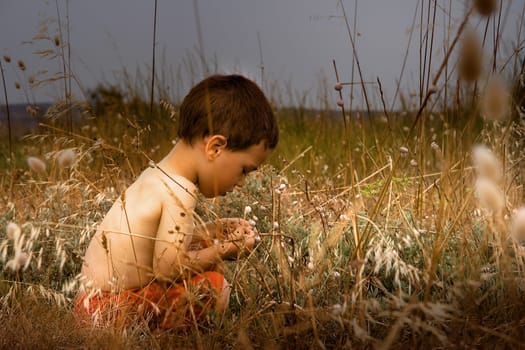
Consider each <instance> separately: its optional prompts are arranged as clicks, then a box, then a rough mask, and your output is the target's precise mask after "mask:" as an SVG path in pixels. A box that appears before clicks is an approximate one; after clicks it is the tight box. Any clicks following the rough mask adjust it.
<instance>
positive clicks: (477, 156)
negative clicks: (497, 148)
mask: <svg viewBox="0 0 525 350" xmlns="http://www.w3.org/2000/svg"><path fill="white" fill-rule="evenodd" d="M472 160H473V162H474V167H475V168H476V173H477V175H478V176H479V177H483V178H486V179H489V180H491V181H494V182H496V183H498V182H499V181H500V180H501V178H502V176H503V171H502V169H501V163H500V161H499V159H498V158H497V157H496V155H495V154H494V152H492V151H491V150H490V149H489V148H488V147H486V146H484V145H476V146H474V148H473V149H472Z"/></svg>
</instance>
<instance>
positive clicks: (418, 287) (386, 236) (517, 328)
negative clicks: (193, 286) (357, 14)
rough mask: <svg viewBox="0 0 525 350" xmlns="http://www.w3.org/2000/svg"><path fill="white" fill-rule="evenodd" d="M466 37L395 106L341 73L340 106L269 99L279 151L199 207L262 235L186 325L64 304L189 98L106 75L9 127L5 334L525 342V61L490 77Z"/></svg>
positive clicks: (419, 344)
mask: <svg viewBox="0 0 525 350" xmlns="http://www.w3.org/2000/svg"><path fill="white" fill-rule="evenodd" d="M434 11H435V9H434ZM466 16H467V17H468V13H467V15H466ZM456 37H457V38H458V40H457V42H454V40H453V39H454V38H456ZM456 37H452V38H451V40H450V41H449V42H450V43H451V44H450V47H449V50H450V51H452V50H453V49H454V45H455V44H457V45H458V47H459V48H458V50H460V53H461V55H460V56H459V60H458V62H457V65H456V61H454V62H453V61H452V60H451V59H450V57H449V56H448V55H445V57H444V58H443V62H442V63H441V62H438V63H435V71H433V72H432V74H431V73H430V68H429V70H428V75H425V73H423V75H422V82H421V85H420V91H419V93H418V94H416V95H415V97H413V100H414V101H408V100H407V99H408V98H404V100H403V101H404V103H403V106H404V108H402V109H401V110H398V111H391V110H389V109H388V108H386V106H384V105H383V104H382V102H381V101H377V103H376V104H377V105H376V106H375V107H373V108H370V109H368V108H366V107H367V106H360V107H359V108H356V107H354V108H349V107H350V106H349V105H348V102H347V101H345V100H344V96H348V92H349V89H350V86H347V85H344V84H339V83H334V85H335V90H332V88H329V89H326V91H327V94H329V93H330V94H332V93H334V94H338V93H339V92H341V95H340V97H341V98H342V100H341V102H340V103H338V104H339V106H338V105H335V106H333V107H334V108H331V107H332V106H327V107H323V108H319V109H317V110H311V109H306V108H304V107H301V106H298V107H295V108H284V107H280V106H279V105H278V104H276V106H275V112H276V115H277V117H278V120H279V124H280V128H281V142H280V144H279V145H278V147H277V149H276V150H275V152H274V153H273V154H272V156H271V158H270V159H269V162H268V164H267V165H265V166H263V167H262V168H261V169H259V170H258V171H256V172H255V173H254V174H252V175H250V177H249V178H248V181H247V183H246V185H245V186H244V187H243V188H240V189H237V190H236V191H235V192H233V193H232V194H230V195H228V196H227V197H221V198H218V199H215V200H207V199H204V198H200V199H199V210H198V213H197V214H198V215H199V216H200V217H201V218H202V219H203V220H206V219H209V218H212V217H215V216H219V217H233V216H236V217H244V218H246V219H247V220H250V221H251V222H252V223H253V224H254V225H255V227H256V228H257V230H258V231H259V232H260V233H261V240H260V241H259V242H258V244H257V248H256V249H255V251H254V253H253V254H251V255H250V256H249V257H248V258H247V259H246V261H245V263H241V264H233V263H231V262H225V263H224V271H225V274H226V276H227V278H228V280H229V281H230V282H231V284H232V287H233V289H232V294H231V298H230V308H229V310H227V311H226V312H225V313H224V314H213V315H210V317H209V319H208V320H207V322H206V323H204V324H202V325H200V326H194V327H190V328H188V329H183V330H170V331H159V330H150V329H149V328H148V327H147V326H146V323H145V322H137V323H136V324H133V325H131V326H126V327H124V326H111V327H109V326H108V327H104V328H93V327H89V326H86V325H81V324H79V323H77V321H76V320H75V318H74V316H73V313H72V305H71V301H72V298H74V296H75V293H76V291H77V287H78V280H77V275H78V273H79V272H80V266H81V258H82V256H83V253H84V251H85V249H86V246H87V244H88V242H89V239H90V237H91V236H92V235H93V234H94V232H95V230H96V227H97V224H98V223H99V221H100V219H101V218H102V217H103V216H104V214H105V213H106V211H107V210H108V209H109V207H110V206H111V205H112V203H113V202H114V201H115V199H116V198H118V196H119V195H120V194H121V193H122V191H123V190H124V189H125V188H126V187H127V185H129V184H130V183H131V182H132V181H133V179H134V178H135V177H136V176H137V174H138V173H139V172H140V171H141V170H142V169H144V168H145V167H147V166H148V165H149V163H150V161H151V160H153V161H158V160H160V158H161V157H162V156H163V155H164V154H165V153H166V152H167V151H168V150H169V149H170V148H171V147H172V145H173V144H172V141H173V137H174V136H173V135H175V134H176V132H175V130H176V124H177V113H178V111H177V106H176V105H173V104H171V103H169V102H167V101H166V100H161V101H160V103H158V104H153V105H150V103H149V101H148V99H147V98H144V97H141V96H140V95H139V94H136V93H135V92H134V91H133V90H132V89H123V88H115V87H99V88H98V89H97V90H96V91H95V92H94V93H93V95H92V99H91V101H90V102H89V103H87V102H84V101H82V102H75V101H73V100H72V99H71V98H68V99H66V100H65V101H61V102H57V103H55V104H53V105H52V106H50V107H49V109H48V110H47V111H46V115H45V116H44V117H43V118H44V122H43V123H42V124H41V125H40V126H39V128H38V129H36V130H34V132H33V133H31V134H29V135H27V136H26V137H24V138H21V139H18V138H12V139H11V140H9V142H8V138H7V137H4V140H5V142H3V143H2V148H1V149H0V152H1V157H2V158H1V159H0V162H2V163H1V164H2V167H1V169H0V172H1V174H2V176H1V177H0V188H1V194H2V195H1V198H0V266H2V269H1V271H0V307H1V313H0V323H1V324H2V327H0V348H9V349H13V348H15V349H16V348H19V349H26V348H36V349H40V348H42V349H48V348H97V349H98V348H111V349H114V348H132V349H134V348H137V349H139V348H155V349H160V348H166V347H168V348H198V349H223V348H240V349H259V348H262V349H274V348H279V349H283V348H293V349H296V348H298V349H300V348H320V349H325V348H326V349H340V348H352V349H353V348H380V349H387V348H388V349H397V348H399V349H405V348H424V347H432V348H472V347H474V348H494V347H496V348H522V347H524V346H525V345H524V344H525V244H524V242H525V209H524V205H525V190H524V187H523V184H524V182H525V176H524V173H523V168H524V165H525V151H524V149H525V144H524V141H523V140H524V135H525V116H524V110H523V101H524V100H525V94H524V91H525V89H524V88H523V79H522V76H523V59H522V58H521V59H520V58H519V56H518V54H517V53H516V57H514V58H515V59H516V61H517V62H519V63H520V64H519V65H517V67H518V70H517V71H515V72H514V73H513V74H512V75H509V76H512V77H514V79H506V80H504V82H505V84H500V82H499V81H498V80H492V79H488V77H483V78H480V77H479V74H480V69H477V68H476V67H477V64H478V63H476V59H478V58H479V56H480V55H478V54H477V51H476V50H477V49H480V48H478V47H477V44H476V43H475V42H474V43H472V42H469V40H473V39H469V37H468V35H465V36H463V31H462V28H461V27H459V28H458V29H457V36H456ZM460 38H464V39H462V40H459V39H460ZM495 52H496V51H495ZM473 53H474V54H473ZM430 55H431V52H430V53H429V54H428V57H430ZM4 60H5V58H4ZM5 63H8V62H5ZM428 65H429V67H430V62H428ZM433 67H434V66H433ZM520 67H521V68H520ZM456 68H457V71H456ZM423 72H425V70H423ZM458 76H459V77H460V79H457V77H458ZM325 98H326V96H325ZM325 100H328V99H327V98H326V99H325ZM371 102H372V103H375V101H371ZM414 106H415V108H414ZM383 107H384V108H383ZM72 110H75V114H74V115H75V117H74V118H73V117H72V112H70V111H72ZM357 110H359V112H358V111H357ZM146 116H147V117H146ZM28 157H33V158H28Z"/></svg>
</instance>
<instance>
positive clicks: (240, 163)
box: [199, 142, 271, 198]
mask: <svg viewBox="0 0 525 350" xmlns="http://www.w3.org/2000/svg"><path fill="white" fill-rule="evenodd" d="M216 152H217V156H216V157H215V158H213V159H212V160H210V163H209V166H208V167H206V170H205V171H203V173H201V174H199V189H200V191H201V192H202V194H203V195H204V196H205V197H208V198H210V197H216V196H223V195H225V194H226V193H227V192H231V191H233V189H234V188H235V186H242V185H243V184H244V181H245V179H246V175H248V173H250V172H251V171H254V170H256V169H257V168H258V167H259V166H260V165H261V164H262V163H264V161H266V159H267V158H268V156H269V155H270V153H271V150H270V149H268V148H266V146H265V143H264V142H260V143H259V144H257V145H252V146H250V147H248V148H246V149H244V150H240V151H239V150H238V151H231V150H229V149H227V148H225V147H223V148H220V149H219V150H217V151H216Z"/></svg>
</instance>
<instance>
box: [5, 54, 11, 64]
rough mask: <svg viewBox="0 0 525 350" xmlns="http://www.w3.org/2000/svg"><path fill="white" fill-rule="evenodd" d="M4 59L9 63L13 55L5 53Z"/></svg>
mask: <svg viewBox="0 0 525 350" xmlns="http://www.w3.org/2000/svg"><path fill="white" fill-rule="evenodd" d="M4 61H6V62H7V63H9V62H11V56H9V55H4Z"/></svg>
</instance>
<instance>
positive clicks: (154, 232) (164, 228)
mask: <svg viewBox="0 0 525 350" xmlns="http://www.w3.org/2000/svg"><path fill="white" fill-rule="evenodd" d="M278 134H279V132H278V127H277V122H276V120H275V117H274V114H273V112H272V109H271V106H270V104H269V102H268V100H267V99H266V97H265V96H264V94H263V92H262V91H261V90H260V89H259V87H258V86H257V85H256V84H255V83H253V82H252V81H250V80H248V79H246V78H244V77H242V76H239V75H215V76H211V77H209V78H206V79H205V80H203V81H201V82H200V83H198V84H197V85H196V86H195V87H194V88H193V89H191V91H190V92H189V94H188V95H187V96H186V97H185V98H184V100H183V102H182V104H181V106H180V117H179V129H178V138H179V139H178V142H177V143H176V144H175V146H174V147H173V149H172V150H171V151H170V152H169V153H168V154H167V155H166V156H165V157H164V159H162V160H161V161H160V162H159V163H157V164H155V166H152V167H149V168H147V169H146V170H144V171H143V172H142V174H141V175H140V176H139V177H138V178H137V180H136V181H135V182H134V183H133V184H132V185H131V186H130V187H129V188H128V189H127V190H126V192H125V193H124V194H123V195H122V196H121V198H119V199H118V200H117V201H116V202H115V203H114V205H113V206H112V208H111V209H110V210H109V212H108V213H107V215H106V217H105V218H104V219H103V221H102V222H101V224H100V226H99V228H98V230H97V232H96V234H95V236H94V237H93V239H92V241H91V242H90V244H89V246H88V249H87V251H86V255H85V257H84V263H83V266H82V272H81V288H80V292H79V294H78V296H77V298H76V300H75V312H76V314H77V315H79V316H80V317H81V318H82V319H89V318H91V319H92V320H94V321H98V323H100V322H105V323H107V322H123V323H126V322H128V321H130V320H146V321H149V322H150V323H151V324H152V325H153V327H162V328H171V327H176V326H177V325H180V324H181V322H182V323H184V321H188V320H190V321H191V322H196V321H198V320H199V318H201V317H202V315H203V314H205V313H206V312H207V311H209V310H212V309H215V310H222V309H224V308H226V307H227V305H228V300H229V285H228V282H227V281H226V280H225V279H224V276H223V275H222V274H221V273H220V272H218V271H214V270H215V268H216V265H217V264H218V263H220V262H221V261H222V260H224V259H237V258H239V257H242V256H245V255H246V254H248V253H249V252H251V251H252V249H253V246H254V241H255V234H254V231H253V230H252V228H251V227H250V225H249V224H248V222H246V221H245V220H242V219H236V218H230V219H218V220H216V221H214V222H210V223H206V224H201V225H196V224H195V223H194V209H195V206H196V204H197V193H198V191H200V193H202V194H203V195H204V196H205V197H208V198H211V197H215V196H220V195H224V194H226V193H228V192H230V191H232V190H233V189H234V187H235V186H241V185H242V184H243V182H244V180H245V177H246V175H247V174H248V173H249V172H251V171H253V170H256V169H257V168H258V167H259V165H261V164H262V163H263V162H264V161H265V160H266V159H267V157H268V156H269V154H270V152H271V151H272V150H273V149H274V148H275V147H276V145H277V142H278ZM191 291H197V293H190V292H191ZM195 294H196V295H198V297H196V296H195ZM192 295H193V298H192Z"/></svg>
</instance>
